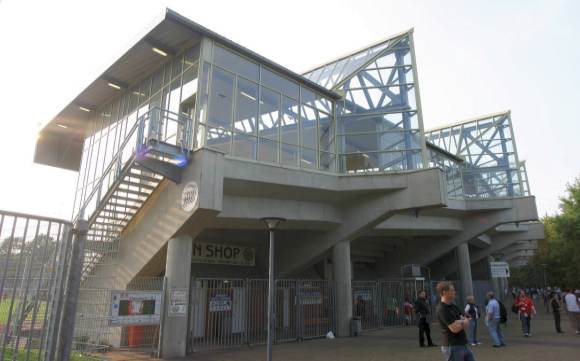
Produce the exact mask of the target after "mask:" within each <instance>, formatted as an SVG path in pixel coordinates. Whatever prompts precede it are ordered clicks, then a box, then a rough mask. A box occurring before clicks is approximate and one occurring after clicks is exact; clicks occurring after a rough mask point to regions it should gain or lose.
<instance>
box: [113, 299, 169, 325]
mask: <svg viewBox="0 0 580 361" xmlns="http://www.w3.org/2000/svg"><path fill="white" fill-rule="evenodd" d="M160 315H161V292H151V291H147V292H144V291H111V319H110V321H109V323H110V325H111V326H131V325H158V324H159V320H160Z"/></svg>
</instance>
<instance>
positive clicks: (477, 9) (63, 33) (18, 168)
mask: <svg viewBox="0 0 580 361" xmlns="http://www.w3.org/2000/svg"><path fill="white" fill-rule="evenodd" d="M165 7H169V8H171V9H173V10H175V11H177V12H179V13H181V14H182V15H184V16H186V17H188V18H190V19H192V20H194V21H196V22H198V23H200V24H202V25H204V26H206V27H208V28H210V29H212V30H214V31H216V32H218V33H220V34H222V35H224V36H226V37H227V38H230V39H231V40H234V41H236V42H237V43H239V44H241V45H243V46H245V47H248V48H250V49H252V50H254V51H255V52H257V53H259V54H261V55H263V56H265V57H267V58H270V59H271V60H273V61H275V62H277V63H279V64H281V65H283V66H286V67H287V68H289V69H292V70H294V71H296V72H303V71H305V70H308V69H310V68H312V67H313V66H315V65H319V64H321V63H324V62H327V61H330V60H332V59H334V58H336V57H338V56H340V55H343V54H345V53H347V52H350V51H352V50H354V49H358V48H360V47H362V46H364V45H367V44H370V43H372V42H375V41H377V40H379V39H382V38H385V37H386V36H388V35H391V34H396V33H399V32H401V31H405V30H407V29H410V28H414V41H415V51H416V55H417V69H418V74H419V86H420V94H421V104H422V110H423V118H424V123H425V128H426V129H429V128H432V127H435V126H438V125H442V124H447V123H451V122H456V121H459V120H462V119H467V118H472V117H475V116H479V115H484V114H489V113H493V112H497V111H504V110H508V109H510V110H511V111H512V121H513V126H514V132H515V138H516V142H517V150H518V153H519V158H520V160H526V165H527V169H528V176H529V179H530V188H531V191H532V194H533V195H535V196H536V199H537V205H538V211H539V214H540V215H541V216H543V215H545V214H549V215H551V214H554V213H556V212H558V204H559V200H558V197H559V196H562V195H563V194H564V192H565V189H566V184H567V183H570V182H572V181H573V180H574V178H575V177H577V176H579V175H580V142H579V141H578V137H579V135H580V117H579V115H578V114H579V111H578V104H580V86H579V85H578V84H580V47H579V46H577V44H578V39H579V38H580V22H579V21H578V20H577V15H578V14H580V1H572V0H570V1H559V0H551V1H524V0H520V1H508V0H503V1H490V0H487V1H484V0H481V1H451V0H450V1H436V0H433V1H409V0H400V1H391V0H380V1H368V0H356V1H354V0H351V1H346V0H333V1H312V0H308V1H302V0H292V1H268V2H266V1H253V0H246V1H225V0H222V1H205V2H204V1H108V0H100V1H92V2H88V1H28V0H0V49H1V50H0V109H1V113H0V165H1V166H0V172H1V173H0V209H3V210H11V211H18V212H27V213H33V214H38V215H45V216H53V217H60V218H65V219H70V217H71V213H72V202H73V197H74V188H75V186H76V177H77V173H76V172H71V171H66V170H61V169H56V168H51V167H48V166H43V165H38V164H34V163H33V162H32V159H33V154H34V145H35V140H36V134H37V133H38V130H39V127H40V126H41V125H42V124H44V123H46V122H48V121H49V120H50V119H51V118H52V117H54V116H55V115H56V114H57V113H58V112H59V111H60V110H61V109H62V108H63V107H64V106H65V105H66V104H68V103H69V102H70V101H71V100H72V99H73V98H74V97H75V96H76V95H77V94H78V93H79V92H80V91H81V90H82V89H84V88H85V87H86V86H87V85H88V84H90V83H91V82H92V81H93V80H94V79H95V78H96V77H97V76H98V75H99V74H100V73H101V72H102V71H104V70H105V69H106V68H107V67H108V66H109V65H110V64H111V63H112V62H113V61H114V60H116V59H115V56H118V55H119V54H121V53H122V52H124V51H125V50H127V49H128V47H129V46H130V45H131V44H132V42H134V41H135V40H136V39H135V37H136V36H137V35H138V34H139V33H141V32H142V29H144V28H145V27H147V25H148V24H149V23H150V22H151V21H152V19H154V18H156V17H157V16H158V15H159V14H160V13H161V12H162V11H163V9H164V8H165ZM575 44H576V45H575Z"/></svg>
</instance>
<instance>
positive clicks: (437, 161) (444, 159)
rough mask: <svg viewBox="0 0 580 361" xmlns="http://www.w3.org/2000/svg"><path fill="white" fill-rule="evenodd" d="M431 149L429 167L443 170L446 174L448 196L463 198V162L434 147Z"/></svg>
mask: <svg viewBox="0 0 580 361" xmlns="http://www.w3.org/2000/svg"><path fill="white" fill-rule="evenodd" d="M428 148H429V157H430V163H429V165H430V166H431V167H433V168H435V167H437V168H441V170H443V172H444V173H445V187H446V189H447V196H448V197H449V198H450V199H461V198H462V197H463V179H462V170H463V162H460V161H458V160H457V159H455V158H454V157H450V156H449V155H448V154H446V153H445V152H441V151H439V150H438V149H434V148H433V147H428Z"/></svg>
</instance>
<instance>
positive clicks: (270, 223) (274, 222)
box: [262, 217, 285, 361]
mask: <svg viewBox="0 0 580 361" xmlns="http://www.w3.org/2000/svg"><path fill="white" fill-rule="evenodd" d="M262 221H263V222H264V223H265V224H266V227H268V231H269V233H270V252H269V261H268V328H267V330H268V336H267V346H266V360H267V361H272V344H273V343H274V326H275V325H274V292H275V285H274V230H275V229H276V227H277V226H278V224H279V223H280V222H284V221H285V220H284V219H283V218H276V217H269V218H262Z"/></svg>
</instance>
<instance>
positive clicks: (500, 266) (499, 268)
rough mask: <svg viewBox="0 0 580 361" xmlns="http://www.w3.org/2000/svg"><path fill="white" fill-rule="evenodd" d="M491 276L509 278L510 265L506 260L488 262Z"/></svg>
mask: <svg viewBox="0 0 580 361" xmlns="http://www.w3.org/2000/svg"><path fill="white" fill-rule="evenodd" d="M489 269H490V271H491V277H492V278H509V277H510V266H509V264H508V263H507V262H489Z"/></svg>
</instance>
